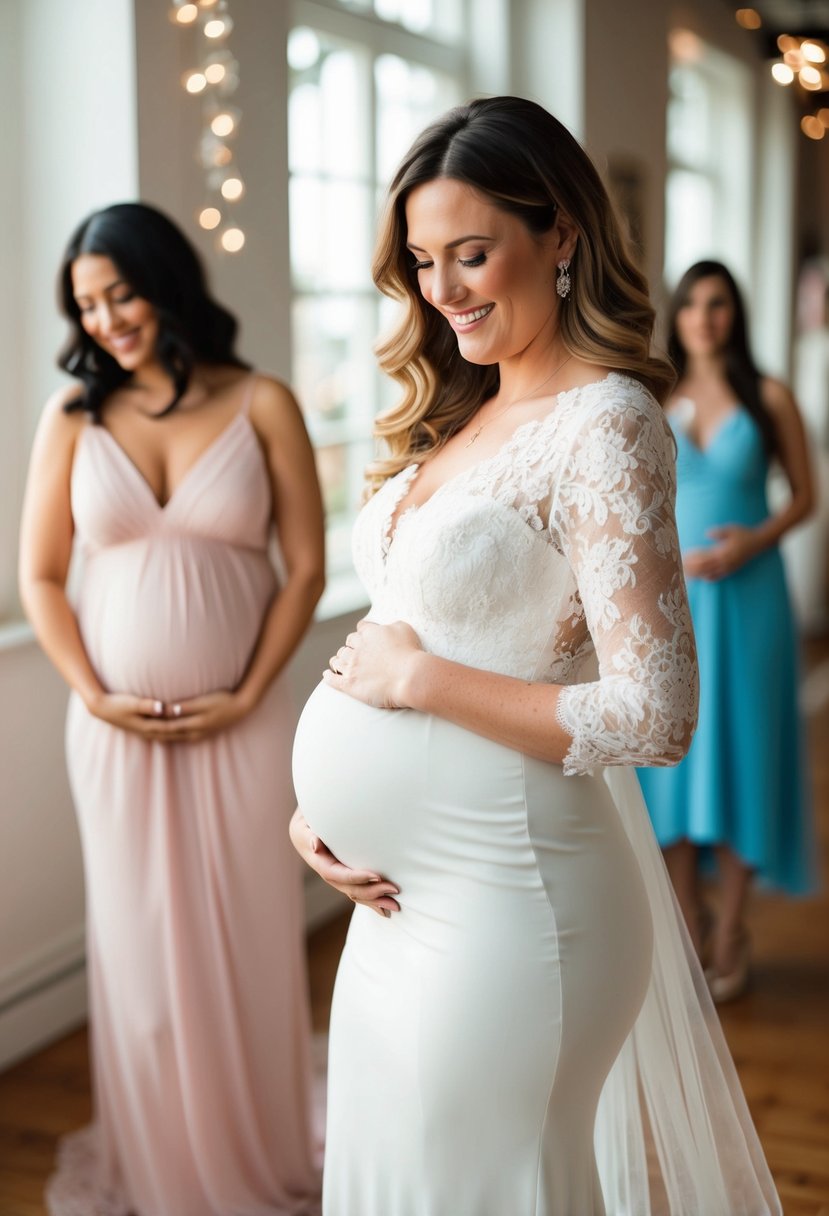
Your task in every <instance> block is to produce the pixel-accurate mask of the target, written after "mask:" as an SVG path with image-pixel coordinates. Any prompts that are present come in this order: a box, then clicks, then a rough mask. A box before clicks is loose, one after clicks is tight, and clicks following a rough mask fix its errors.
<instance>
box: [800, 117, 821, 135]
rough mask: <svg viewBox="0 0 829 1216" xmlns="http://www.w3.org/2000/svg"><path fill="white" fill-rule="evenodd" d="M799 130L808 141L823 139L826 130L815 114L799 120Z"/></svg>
mask: <svg viewBox="0 0 829 1216" xmlns="http://www.w3.org/2000/svg"><path fill="white" fill-rule="evenodd" d="M800 129H801V131H802V132H803V134H804V135H808V137H809V139H823V137H824V135H825V134H826V128H825V127H824V125H823V123H822V122H821V121H820V119H819V118H818V117H817V115H816V114H807V115H806V116H805V117H804V118H801V120H800Z"/></svg>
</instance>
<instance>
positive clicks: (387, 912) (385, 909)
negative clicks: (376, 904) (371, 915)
mask: <svg viewBox="0 0 829 1216" xmlns="http://www.w3.org/2000/svg"><path fill="white" fill-rule="evenodd" d="M380 911H381V912H382V913H383V915H384V916H385V917H387V918H388V917H389V916H391V912H390V911H389V909H388V908H381V909H380Z"/></svg>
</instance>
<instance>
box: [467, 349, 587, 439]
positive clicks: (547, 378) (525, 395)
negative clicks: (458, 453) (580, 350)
mask: <svg viewBox="0 0 829 1216" xmlns="http://www.w3.org/2000/svg"><path fill="white" fill-rule="evenodd" d="M572 358H573V356H572V355H568V356H567V358H566V359H565V360H564V361H563V362H562V363H559V365H558V367H557V368H555V370H554V371H551V372H550V374H549V376H545V377H544V379H543V380H542V381H541V383H540V384H537V385H536V386H535V388H534V389H532V390H531V391H530V392H529V393H519V394H518V396H517V397H513V399H512V401H508V402H507V404H506V405H505V406H504V408H503V409H500V410H499V411H498V413H497V414H493V415H492V417H491V418H485V419H484V421H483V422H480V423H479V424H478V429H477V431H475V434H474V435H473V436H472V438H471V439H468V440H467V441H466V443H465V445H464V446H465V447H467V448H471V447H472V444H473V443H474V442H475V440H476V439H477V438H478V436H479V435H480V433H481V431H482V430H483V429H484V427H485V426H489V424H490V422H495V420H496V418H500V417H501V415H502V414H506V412H507V410H508V409H509V408H510V407H511V406H513V405H516V404H517V402H519V401H528V400H529V399H530V397H534V396H535V394H536V393H537V392H538V390H539V389H540V388H543V387H544V385H545V384H547V383H548V382H549V381H550V380H552V378H553V376H557V375H558V373H559V372H560V371H561V369H562V368H563V367H564V364H565V363H569V361H570V360H571V359H572ZM479 413H480V411H479Z"/></svg>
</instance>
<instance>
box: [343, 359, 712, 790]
mask: <svg viewBox="0 0 829 1216" xmlns="http://www.w3.org/2000/svg"><path fill="white" fill-rule="evenodd" d="M417 469H418V465H417V464H412V465H410V466H409V467H408V468H406V469H404V470H403V471H402V472H400V473H398V474H397V475H396V476H395V477H392V478H390V479H389V480H388V481H387V482H386V483H385V484H384V485H383V486H382V488H381V489H380V490H379V491H378V493H377V494H376V495H375V496H374V498H372V499H371V500H370V501H369V502H368V503H367V504H366V506H365V507H364V509H363V511H362V513H361V515H360V517H359V519H358V521H357V525H356V528H355V532H354V560H355V564H356V567H357V572H358V574H359V575H360V577H361V578H362V580H363V582H364V584H365V586H366V588H367V590H368V592H369V594H370V596H371V602H372V606H371V611H370V619H371V620H374V621H379V622H382V623H389V622H391V621H394V620H404V621H406V622H408V624H410V625H411V626H412V627H413V628H414V629H415V631H416V632H417V634H418V636H419V637H420V639H421V642H422V643H423V645H424V646H425V648H426V649H427V650H429V651H431V652H432V653H433V654H437V655H440V656H441V657H444V658H448V659H453V660H455V661H456V662H460V663H465V664H468V665H469V666H473V667H478V668H481V669H484V670H489V671H494V672H499V673H502V674H505V675H511V676H516V677H518V678H520V679H523V680H528V681H543V682H546V683H555V684H562V685H565V686H566V687H565V688H564V689H563V690H562V693H561V696H560V698H559V703H558V719H559V722H560V723H561V725H562V726H563V727H564V729H565V730H566V731H567V732H568V734H570V735H571V736H572V743H571V745H570V747H569V749H568V752H567V755H566V757H565V760H564V771H565V773H567V774H568V775H572V774H577V773H584V772H588V771H590V770H591V769H592V768H594V767H595V766H597V765H611V764H646V765H658V764H673V763H676V762H677V761H678V760H680V759H681V758H682V756H683V755H684V754H685V751H686V750H687V747H688V744H689V742H690V738H691V735H692V733H693V728H694V725H695V721H696V710H697V673H696V657H695V650H694V640H693V631H692V627H691V620H690V615H689V612H688V604H687V600H686V594H685V583H684V579H683V574H682V565H681V561H680V554H679V546H678V542H677V535H676V526H675V522H674V497H675V476H674V452H673V444H672V439H671V433H670V429H669V427H668V425H667V423H666V421H665V418H664V415H663V413H662V410H661V409H660V407H659V405H658V403H657V402H656V401H655V400H654V399H653V397H652V396H651V395H650V394H649V393H648V392H647V391H646V390H645V389H644V388H643V387H642V386H641V385H640V384H639V383H638V382H637V381H635V380H632V379H630V378H629V377H627V376H623V375H620V374H618V373H615V372H611V373H610V374H609V375H608V376H607V377H606V378H605V379H604V380H601V381H599V382H597V383H595V384H591V385H587V386H585V387H582V388H576V389H573V390H571V391H570V392H567V393H563V394H561V395H560V396H559V398H558V399H557V403H556V406H555V409H553V410H552V411H551V412H550V413H549V414H548V415H547V416H546V417H545V418H543V419H541V420H535V421H531V422H528V423H526V424H524V425H523V426H521V427H519V428H518V430H517V431H515V433H514V434H513V435H512V436H511V438H510V439H509V440H508V441H507V442H506V443H505V444H504V445H503V446H502V447H501V448H500V449H499V450H498V451H497V452H496V453H495V454H494V455H492V456H490V457H488V458H487V459H484V460H482V461H480V462H478V463H477V464H475V465H473V466H471V467H470V468H467V469H465V470H464V471H462V472H461V473H460V474H458V475H457V476H455V477H453V478H450V479H449V480H448V481H446V482H444V484H443V485H441V486H440V487H439V488H438V490H437V491H436V492H435V493H434V494H433V495H432V497H431V498H429V499H428V500H427V501H426V502H425V503H424V504H422V505H421V506H418V507H412V508H410V509H409V510H407V511H404V512H403V514H402V515H401V516H400V518H399V519H398V521H397V526H396V529H395V532H394V535H393V536H392V535H391V524H392V519H393V516H394V513H395V509H396V507H397V506H398V504H400V503H401V501H402V499H403V497H404V496H405V494H406V492H407V490H408V488H409V486H410V484H411V481H412V478H413V477H414V475H415V473H416V472H417Z"/></svg>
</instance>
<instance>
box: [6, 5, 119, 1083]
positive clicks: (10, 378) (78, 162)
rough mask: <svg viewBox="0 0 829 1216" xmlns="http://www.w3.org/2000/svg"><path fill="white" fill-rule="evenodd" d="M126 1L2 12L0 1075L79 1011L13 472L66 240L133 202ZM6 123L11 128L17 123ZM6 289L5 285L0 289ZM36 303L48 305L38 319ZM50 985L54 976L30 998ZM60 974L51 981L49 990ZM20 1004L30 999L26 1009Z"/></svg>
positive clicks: (60, 823) (79, 928) (50, 364)
mask: <svg viewBox="0 0 829 1216" xmlns="http://www.w3.org/2000/svg"><path fill="white" fill-rule="evenodd" d="M134 62H135V57H134V49H133V35H132V6H131V2H130V0H85V2H84V4H82V5H60V4H55V3H54V2H53V0H4V3H3V4H2V5H0V98H1V99H2V102H3V103H5V104H3V106H2V113H3V114H4V136H3V138H4V141H5V140H8V141H9V143H8V145H7V146H8V148H9V152H8V159H7V161H6V164H7V166H8V165H13V166H15V167H16V168H17V172H16V173H11V172H5V173H4V174H3V179H4V187H3V194H2V196H1V197H0V220H1V221H2V224H3V232H4V253H5V252H8V255H9V266H8V269H6V267H4V283H3V290H2V291H0V300H1V301H2V303H1V304H0V343H2V346H0V358H2V362H3V366H4V368H6V369H7V378H6V385H7V393H8V397H7V399H6V400H5V401H4V402H3V406H2V410H3V412H2V417H1V418H0V438H1V439H2V443H1V444H0V451H2V456H1V457H0V460H2V461H3V465H2V467H1V468H0V473H2V475H3V476H2V483H1V484H0V506H2V512H0V518H2V521H3V522H2V525H0V689H2V696H1V697H0V775H2V776H1V777H0V780H2V786H0V900H2V907H1V908H0V1062H3V1061H5V1060H7V1059H8V1058H9V1057H10V1056H12V1055H14V1054H16V1053H18V1052H19V1051H20V1050H22V1049H25V1047H26V1045H27V1044H29V1043H31V1042H37V1041H38V1040H39V1038H40V1037H41V1036H42V1035H43V1034H48V1033H49V1031H50V1028H51V1027H52V1026H53V1024H54V1020H55V1018H58V1019H59V1020H60V1019H68V1020H70V1021H71V1019H72V1017H73V1016H75V1017H76V1016H78V1014H79V1012H80V1010H81V1008H82V1002H83V991H82V984H81V983H80V982H79V980H78V977H77V966H78V962H79V959H80V958H81V955H82V934H83V902H82V901H83V895H82V873H81V861H80V853H79V849H78V839H77V832H76V829H75V825H74V819H73V815H72V811H71V804H70V799H69V793H68V788H67V784H66V777H65V771H64V764H63V712H64V706H65V701H66V693H65V690H64V689H63V687H62V685H61V682H60V680H59V679H58V677H57V676H55V675H54V673H53V672H52V670H51V668H50V666H49V665H48V664H47V663H46V661H45V659H44V658H43V657H42V655H41V654H40V652H39V651H38V649H37V647H36V646H35V645H34V644H33V643H32V642H31V641H30V640H27V638H28V633H27V631H25V630H21V629H20V627H19V626H16V625H15V624H13V623H6V624H3V623H2V622H3V620H4V618H5V621H6V622H10V621H13V620H14V618H15V617H19V612H18V611H17V600H16V594H15V593H14V590H13V589H14V581H15V555H16V551H17V544H16V532H17V519H18V511H19V501H20V496H21V492H22V483H23V469H24V468H25V462H26V455H27V452H28V447H29V444H30V441H31V436H32V434H33V433H34V428H35V425H36V422H37V418H38V416H39V413H40V409H41V407H42V404H43V401H44V400H45V398H46V397H47V396H48V395H49V394H50V393H51V392H52V391H53V390H54V389H55V387H56V386H57V385H58V384H59V383H60V382H61V374H60V373H59V372H58V370H57V368H56V367H55V354H56V351H57V349H58V347H59V345H60V343H61V342H62V340H63V336H64V325H63V323H62V322H61V321H60V319H59V317H58V315H57V311H56V310H55V309H54V307H53V305H52V302H53V300H54V298H55V274H56V270H57V267H58V264H59V261H60V257H61V254H62V251H63V248H64V246H65V243H66V241H67V239H68V237H69V234H70V232H71V231H72V229H73V228H74V227H75V225H76V224H77V223H78V221H79V220H80V219H81V218H82V217H83V216H84V215H85V214H86V213H87V212H88V211H90V210H91V209H92V208H94V207H97V206H100V205H102V204H104V203H108V202H113V201H116V200H118V199H121V198H124V197H130V196H132V195H134V194H135V191H136V187H137V180H138V179H137V156H136V148H135V80H134ZM15 120H16V121H15ZM6 276H8V277H6ZM44 301H48V304H47V306H46V307H44ZM49 977H58V978H57V979H56V982H55V983H54V984H52V985H47V986H46V987H44V982H45V981H46V980H47V979H48V978H49ZM61 977H63V978H61ZM25 992H31V993H38V995H37V996H36V997H33V999H32V1000H30V1001H23V1002H21V1001H20V1000H19V998H20V995H21V994H22V993H25Z"/></svg>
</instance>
